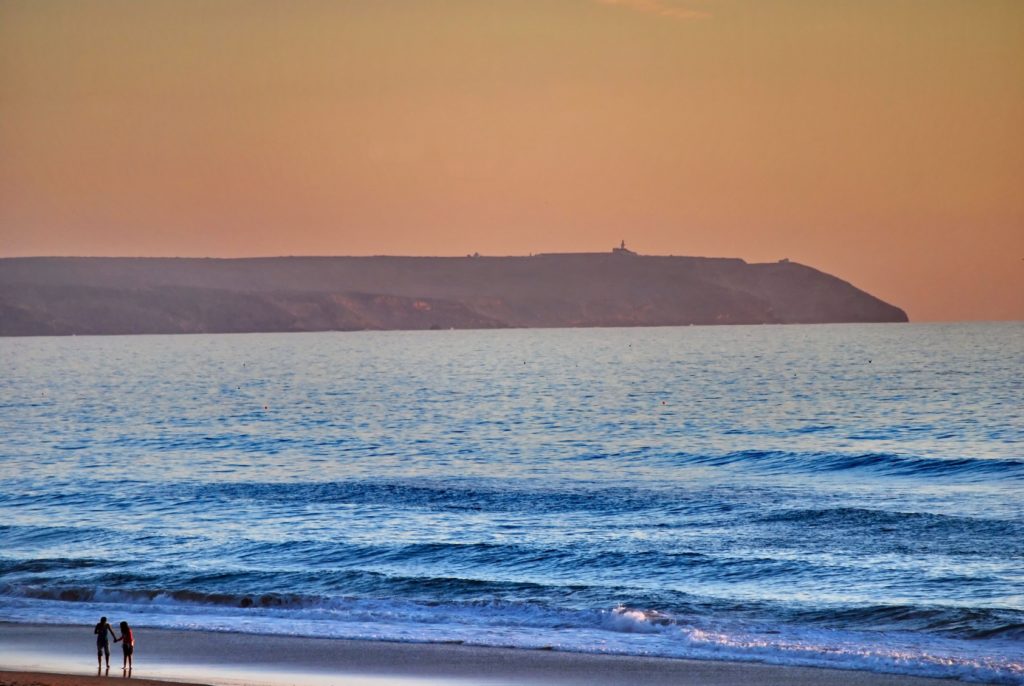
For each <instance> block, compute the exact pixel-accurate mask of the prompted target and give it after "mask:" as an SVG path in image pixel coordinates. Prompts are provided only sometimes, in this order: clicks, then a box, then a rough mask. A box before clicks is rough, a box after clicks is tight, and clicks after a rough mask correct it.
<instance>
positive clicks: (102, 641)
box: [92, 617, 117, 672]
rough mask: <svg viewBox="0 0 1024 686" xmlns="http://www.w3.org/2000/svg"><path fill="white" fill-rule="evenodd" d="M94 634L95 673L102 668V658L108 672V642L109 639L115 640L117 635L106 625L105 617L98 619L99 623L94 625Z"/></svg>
mask: <svg viewBox="0 0 1024 686" xmlns="http://www.w3.org/2000/svg"><path fill="white" fill-rule="evenodd" d="M92 632H93V633H94V634H96V671H97V672H99V671H100V669H101V668H102V666H103V658H104V657H106V658H107V670H108V671H109V670H110V641H109V637H110V636H113V637H114V640H117V635H116V634H115V633H114V628H113V627H112V626H110V625H109V624H107V618H106V617H100V623H99V624H97V625H96V628H95V629H93V630H92Z"/></svg>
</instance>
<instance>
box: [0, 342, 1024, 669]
mask: <svg viewBox="0 0 1024 686" xmlns="http://www.w3.org/2000/svg"><path fill="white" fill-rule="evenodd" d="M0 368H2V370H3V374H2V375H0V436H2V441H0V621H7V622H22V623H26V622H31V623H79V624H87V625H92V624H94V623H95V622H96V621H97V619H98V617H99V616H100V615H101V614H103V615H106V616H108V617H110V618H111V620H112V621H114V622H117V621H120V620H122V619H126V620H128V621H129V622H130V623H131V624H132V625H133V626H134V627H135V631H136V634H137V635H138V636H140V643H143V644H144V638H142V637H144V636H145V630H146V628H147V627H166V628H177V629H184V630H208V631H232V632H249V633H259V634H290V635H301V636H318V637H337V638H360V639H377V640H384V641H416V642H463V643H466V644H472V645H486V646H507V647H513V648H521V649H540V648H544V649H555V650H565V651H582V652H593V653H615V654H626V655H656V656H666V657H687V658H698V659H715V660H741V661H746V660H753V661H761V662H767V663H773V664H785V665H817V666H825V667H838V668H848V669H856V670H872V671H878V672H892V673H902V674H914V675H930V676H949V677H957V678H961V679H963V680H965V681H991V682H995V683H1003V684H1024V375H1022V372H1024V325H1022V324H1020V323H993V324H911V325H827V326H825V325H819V326H749V327H745V326H734V327H676V328H636V329H559V330H505V331H430V332H356V333H315V334H249V335H195V336H192V335H182V336H136V337H121V336H114V337H68V338H20V339H19V338H7V339H0Z"/></svg>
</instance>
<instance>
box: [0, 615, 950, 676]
mask: <svg viewBox="0 0 1024 686" xmlns="http://www.w3.org/2000/svg"><path fill="white" fill-rule="evenodd" d="M135 636H136V653H135V669H134V671H133V674H132V682H133V684H134V686H152V683H153V682H151V681H150V680H152V679H155V680H159V684H160V686H167V682H169V681H170V682H179V683H193V684H197V683H201V684H216V685H223V686H238V685H240V684H264V685H267V686H285V685H301V686H328V685H331V684H333V685H337V686H383V685H384V684H394V685H395V686H436V685H439V684H467V685H468V684H481V685H493V686H497V685H507V686H533V685H539V684H551V685H552V686H577V685H579V686H582V685H583V684H592V685H594V686H612V685H613V684H636V683H643V684H645V686H668V685H669V684H673V685H680V686H697V685H700V686H725V685H727V684H729V685H734V684H743V685H744V686H754V685H757V686H783V685H786V686H811V685H812V684H813V685H824V686H943V685H946V686H951V685H952V684H960V685H961V686H962V683H963V682H959V681H954V680H949V679H927V678H919V677H905V676H894V675H884V674H873V673H870V672H854V671H845V670H832V669H816V668H810V667H778V666H772V665H762V664H756V663H738V662H711V661H698V660H676V659H664V658H643V657H623V656H612V655H591V654H579V653H560V652H554V651H542V650H510V649H501V648H478V647H470V646H463V645H453V644H415V643H412V644H410V643H387V642H375V641H350V640H337V639H308V638H295V637H290V636H259V635H253V634H235V633H216V632H203V631H168V630H161V629H147V628H145V627H138V628H137V629H136V630H135ZM110 662H111V669H110V672H109V675H108V676H100V677H97V676H96V655H95V644H94V642H93V636H92V627H82V626H44V625H23V624H6V623H0V670H10V671H0V686H100V684H101V683H102V684H106V686H111V684H110V682H111V681H112V680H115V679H122V678H123V676H122V671H121V649H120V645H119V644H113V645H112V650H111V660H110Z"/></svg>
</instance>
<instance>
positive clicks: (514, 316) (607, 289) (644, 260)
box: [0, 248, 908, 336]
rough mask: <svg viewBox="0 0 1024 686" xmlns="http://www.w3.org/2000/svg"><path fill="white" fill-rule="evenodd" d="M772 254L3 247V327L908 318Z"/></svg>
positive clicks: (111, 330)
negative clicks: (278, 253) (253, 254)
mask: <svg viewBox="0 0 1024 686" xmlns="http://www.w3.org/2000/svg"><path fill="white" fill-rule="evenodd" d="M906 321H908V317H907V315H906V313H905V312H904V311H903V310H901V309H899V308H898V307H895V306H893V305H890V304H888V303H886V302H883V301H882V300H880V299H878V298H876V297H875V296H873V295H870V294H868V293H865V292H864V291H862V290H860V289H858V288H856V287H855V286H853V285H852V284H850V283H848V282H846V281H843V280H842V279H839V278H837V277H834V276H831V275H829V274H826V273H824V272H821V271H818V270H816V269H813V268H811V267H808V266H805V265H801V264H798V263H796V262H790V261H788V260H780V261H779V262H772V263H763V264H751V263H747V262H744V261H743V260H741V259H738V258H710V257H668V256H650V255H637V254H635V253H632V252H630V251H627V250H624V249H621V248H619V249H616V250H615V251H613V252H609V253H557V254H544V255H535V256H529V257H477V256H466V257H279V258H253V259H210V258H196V259H193V258H98V257H89V258H75V257H68V258H60V257H49V258H43V257H38V258H4V259H0V336H40V335H56V336H59V335H105V334H128V335H130V334H159V333H263V332H291V331H360V330H384V331H387V330H431V329H433V330H437V329H496V328H589V327H634V326H686V325H727V324H819V323H876V322H877V323H882V322H886V323H888V322H906Z"/></svg>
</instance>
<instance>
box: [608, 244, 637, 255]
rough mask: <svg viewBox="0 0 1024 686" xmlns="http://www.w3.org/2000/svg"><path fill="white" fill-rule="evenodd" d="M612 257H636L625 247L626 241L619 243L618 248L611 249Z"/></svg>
mask: <svg viewBox="0 0 1024 686" xmlns="http://www.w3.org/2000/svg"><path fill="white" fill-rule="evenodd" d="M612 254H613V255H636V253H635V252H633V251H632V250H630V249H629V248H627V247H626V241H625V240H623V241H622V242H621V243H619V247H617V248H612Z"/></svg>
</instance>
